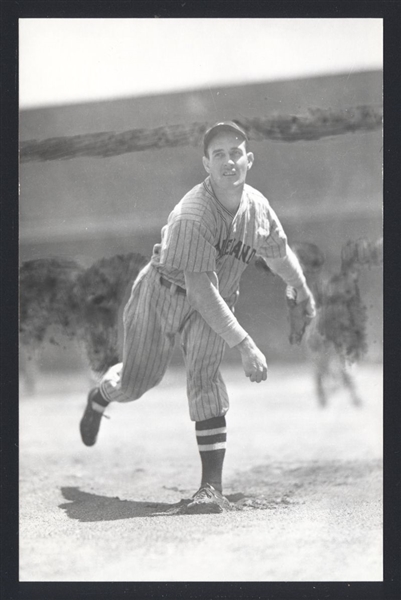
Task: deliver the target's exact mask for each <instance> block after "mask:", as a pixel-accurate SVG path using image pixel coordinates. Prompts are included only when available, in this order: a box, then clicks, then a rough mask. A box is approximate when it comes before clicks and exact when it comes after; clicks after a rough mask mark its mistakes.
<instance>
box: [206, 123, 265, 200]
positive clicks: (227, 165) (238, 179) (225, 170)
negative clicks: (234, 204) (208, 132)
mask: <svg viewBox="0 0 401 600" xmlns="http://www.w3.org/2000/svg"><path fill="white" fill-rule="evenodd" d="M252 163H253V154H252V152H247V151H246V142H245V140H243V138H242V137H241V136H237V135H236V134H235V133H234V132H229V131H227V132H222V133H219V134H218V135H216V137H214V138H213V139H212V141H211V142H210V144H209V148H208V156H204V157H203V166H204V167H205V169H206V171H207V172H208V173H209V175H210V177H211V180H212V183H213V184H214V185H215V186H216V187H218V188H222V189H225V190H228V189H235V188H239V187H241V186H243V185H244V183H245V179H246V174H247V172H248V170H249V169H250V168H251V166H252Z"/></svg>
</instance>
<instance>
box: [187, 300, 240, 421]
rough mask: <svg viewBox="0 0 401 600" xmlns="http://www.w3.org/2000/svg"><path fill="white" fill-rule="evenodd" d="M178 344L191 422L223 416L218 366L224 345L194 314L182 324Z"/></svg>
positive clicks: (224, 397) (223, 390)
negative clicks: (180, 343) (185, 381)
mask: <svg viewBox="0 0 401 600" xmlns="http://www.w3.org/2000/svg"><path fill="white" fill-rule="evenodd" d="M181 342H182V347H183V353H184V356H185V365H186V369H187V395H188V400H189V414H190V418H191V420H192V421H204V420H206V419H211V418H212V417H218V416H223V415H225V414H226V412H227V410H228V408H229V399H228V393H227V389H226V386H225V383H224V381H223V377H222V375H221V372H220V364H221V361H222V359H223V356H224V352H225V349H226V343H225V342H224V340H223V339H222V338H221V337H220V336H219V335H218V334H217V333H215V332H214V331H213V330H212V329H211V327H209V325H208V324H207V323H206V321H205V320H204V319H203V318H202V317H201V316H200V314H199V313H198V312H196V311H194V312H193V313H191V315H190V317H189V318H188V319H187V321H186V322H185V324H184V327H183V329H182V334H181Z"/></svg>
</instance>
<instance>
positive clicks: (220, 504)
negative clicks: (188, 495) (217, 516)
mask: <svg viewBox="0 0 401 600" xmlns="http://www.w3.org/2000/svg"><path fill="white" fill-rule="evenodd" d="M230 510H235V507H234V506H233V505H232V504H231V502H229V500H227V498H225V497H224V496H223V495H222V494H221V493H220V492H218V491H217V490H215V489H214V487H213V486H211V485H210V484H209V483H206V484H205V485H202V486H201V487H200V488H199V490H198V491H197V492H196V494H194V495H193V496H192V500H191V502H190V503H189V504H188V505H187V506H186V507H185V514H190V515H191V514H196V515H201V514H210V513H222V512H226V511H230Z"/></svg>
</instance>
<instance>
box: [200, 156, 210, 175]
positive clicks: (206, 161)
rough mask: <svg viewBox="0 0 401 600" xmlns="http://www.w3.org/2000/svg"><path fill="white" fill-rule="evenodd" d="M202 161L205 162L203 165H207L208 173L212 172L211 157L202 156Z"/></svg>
mask: <svg viewBox="0 0 401 600" xmlns="http://www.w3.org/2000/svg"><path fill="white" fill-rule="evenodd" d="M202 162H203V166H204V167H205V171H206V172H207V173H210V165H209V159H208V157H207V156H202Z"/></svg>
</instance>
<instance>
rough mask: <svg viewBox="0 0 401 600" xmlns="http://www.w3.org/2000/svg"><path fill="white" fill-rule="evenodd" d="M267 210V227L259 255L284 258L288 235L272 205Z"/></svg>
mask: <svg viewBox="0 0 401 600" xmlns="http://www.w3.org/2000/svg"><path fill="white" fill-rule="evenodd" d="M266 210H267V213H266V214H265V224H266V229H265V234H264V235H263V242H262V244H261V246H260V248H259V250H258V255H260V256H262V257H263V258H282V257H284V256H286V254H287V236H286V234H285V231H284V229H283V226H282V225H281V223H280V220H279V218H278V216H277V215H276V213H275V212H274V210H273V209H272V208H271V206H270V205H268V207H267V209H266Z"/></svg>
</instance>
